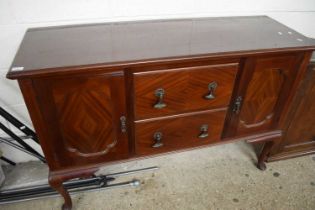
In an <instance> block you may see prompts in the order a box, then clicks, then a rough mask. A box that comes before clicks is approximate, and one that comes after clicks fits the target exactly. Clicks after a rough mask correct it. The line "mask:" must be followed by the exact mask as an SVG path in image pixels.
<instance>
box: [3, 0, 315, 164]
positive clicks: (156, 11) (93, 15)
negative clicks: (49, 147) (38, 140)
mask: <svg viewBox="0 0 315 210" xmlns="http://www.w3.org/2000/svg"><path fill="white" fill-rule="evenodd" d="M235 15H269V16H270V17H272V18H274V19H276V20H278V21H279V22H282V23H283V24H286V25H287V26H289V27H292V28H293V29H295V30H296V31H298V32H300V33H302V34H304V35H306V36H309V37H312V38H315V0H299V1H296V0H263V1H254V0H238V1H236V0H220V1H214V0H177V1H175V0H132V1H130V0H94V1H92V0H67V1H61V0H46V1H44V0H20V1H19V0H14V1H12V0H0V106H3V107H5V108H6V109H7V110H8V111H10V112H11V113H12V114H14V115H16V116H17V117H18V118H19V119H21V120H22V121H23V122H25V123H26V124H27V125H29V126H32V125H31V121H30V118H29V115H28V113H27V109H26V107H25V104H24V102H23V99H22V97H21V93H20V90H19V88H18V85H17V83H16V81H9V80H7V79H5V74H6V72H7V70H8V68H9V66H10V64H11V62H12V59H13V57H14V55H15V53H16V51H17V49H18V46H19V44H20V42H21V40H22V37H23V34H24V33H25V30H26V29H27V28H29V27H38V26H50V25H65V24H76V23H95V22H106V21H120V20H135V19H161V18H180V17H205V16H235ZM262 27H263V26H262ZM0 122H2V123H5V124H7V122H5V121H4V120H3V119H1V118H0ZM1 135H2V136H3V135H4V134H3V133H2V134H1V131H0V136H1ZM28 142H30V141H28ZM0 147H1V149H2V150H4V153H5V156H6V157H9V158H11V159H13V160H15V161H19V162H21V161H28V160H30V159H31V158H30V157H29V156H28V155H23V154H22V153H19V152H17V151H16V150H13V149H10V148H8V147H5V146H4V145H1V144H0Z"/></svg>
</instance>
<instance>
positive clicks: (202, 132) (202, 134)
mask: <svg viewBox="0 0 315 210" xmlns="http://www.w3.org/2000/svg"><path fill="white" fill-rule="evenodd" d="M208 129H209V126H208V125H207V124H204V125H202V126H201V127H200V134H199V136H198V138H200V139H204V138H207V137H208V136H209V133H208Z"/></svg>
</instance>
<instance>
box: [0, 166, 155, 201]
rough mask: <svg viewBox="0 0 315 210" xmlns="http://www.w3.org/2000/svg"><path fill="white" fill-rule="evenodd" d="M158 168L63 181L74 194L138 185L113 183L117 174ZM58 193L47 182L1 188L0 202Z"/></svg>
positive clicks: (130, 172)
mask: <svg viewBox="0 0 315 210" xmlns="http://www.w3.org/2000/svg"><path fill="white" fill-rule="evenodd" d="M157 169H159V168H158V167H156V166H154V167H149V168H142V169H136V170H131V171H125V172H119V173H114V174H107V175H100V176H95V177H92V178H88V179H77V180H70V181H67V182H65V183H64V186H65V188H67V190H68V191H69V193H70V194H75V193H79V192H82V191H84V192H86V191H95V190H101V189H110V188H115V187H126V186H134V187H136V186H139V185H140V181H139V180H137V179H133V180H131V181H127V182H120V183H113V184H110V182H113V181H115V180H116V178H117V177H119V176H125V175H130V174H135V173H139V172H148V171H153V170H157ZM58 195H59V194H58V193H57V192H56V191H55V190H54V189H52V188H51V187H50V186H49V185H48V184H44V185H38V186H31V187H24V188H17V189H10V190H3V191H0V204H6V203H14V202H20V201H27V200H34V199H39V198H43V197H52V196H58Z"/></svg>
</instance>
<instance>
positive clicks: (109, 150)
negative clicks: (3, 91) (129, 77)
mask: <svg viewBox="0 0 315 210" xmlns="http://www.w3.org/2000/svg"><path fill="white" fill-rule="evenodd" d="M34 84H35V87H36V92H37V95H38V101H40V102H41V106H40V108H41V111H42V114H43V116H44V117H45V121H46V123H47V131H48V133H47V135H49V137H50V138H49V137H48V138H47V139H43V141H53V142H50V145H51V146H52V148H51V155H53V156H55V158H56V159H58V161H59V163H60V165H61V166H69V165H72V166H73V165H84V164H94V163H98V162H102V161H107V160H116V159H122V158H125V157H127V155H128V141H127V138H126V132H125V130H124V128H122V126H124V125H125V122H123V120H124V119H123V118H121V117H122V116H125V89H124V77H123V75H98V76H72V77H61V78H48V79H38V80H34Z"/></svg>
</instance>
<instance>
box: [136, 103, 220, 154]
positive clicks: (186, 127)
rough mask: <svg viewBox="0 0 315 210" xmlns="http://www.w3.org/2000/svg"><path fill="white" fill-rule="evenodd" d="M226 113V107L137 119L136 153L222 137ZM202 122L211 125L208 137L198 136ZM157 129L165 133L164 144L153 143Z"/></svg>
mask: <svg viewBox="0 0 315 210" xmlns="http://www.w3.org/2000/svg"><path fill="white" fill-rule="evenodd" d="M225 114H226V108H223V109H221V110H219V111H212V110H210V111H204V113H202V114H196V115H190V116H184V117H175V118H173V117H171V118H164V119H159V120H153V121H150V122H138V123H136V125H135V136H136V154H137V155H149V154H155V153H161V152H167V151H172V150H177V149H183V148H188V147H197V146H201V145H205V144H210V143H214V142H217V141H219V140H220V137H221V132H222V130H223V124H224V119H225ZM202 125H208V126H209V131H208V135H209V136H208V137H207V138H198V136H199V135H200V133H201V130H200V129H201V126H202ZM155 132H161V133H162V134H163V137H162V142H163V146H162V147H160V148H153V147H152V145H153V144H154V143H155V141H154V138H153V136H154V133H155Z"/></svg>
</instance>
